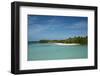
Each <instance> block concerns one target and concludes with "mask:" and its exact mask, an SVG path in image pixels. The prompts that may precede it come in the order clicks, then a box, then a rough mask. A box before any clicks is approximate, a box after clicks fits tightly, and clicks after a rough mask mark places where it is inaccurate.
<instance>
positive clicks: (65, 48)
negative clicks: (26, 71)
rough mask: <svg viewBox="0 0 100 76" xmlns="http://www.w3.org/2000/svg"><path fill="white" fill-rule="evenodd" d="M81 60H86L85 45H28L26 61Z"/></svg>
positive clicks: (86, 50) (86, 49)
mask: <svg viewBox="0 0 100 76" xmlns="http://www.w3.org/2000/svg"><path fill="white" fill-rule="evenodd" d="M83 58H88V48H87V45H56V44H53V43H31V44H30V43H29V44H28V61H32V60H57V59H60V60H62V59H83Z"/></svg>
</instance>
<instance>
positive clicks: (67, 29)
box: [28, 15, 88, 41]
mask: <svg viewBox="0 0 100 76" xmlns="http://www.w3.org/2000/svg"><path fill="white" fill-rule="evenodd" d="M87 30H88V17H77V16H49V15H48V16H47V15H28V41H39V40H43V39H47V40H62V39H67V38H69V37H74V36H87Z"/></svg>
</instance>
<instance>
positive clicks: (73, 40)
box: [28, 36, 88, 45]
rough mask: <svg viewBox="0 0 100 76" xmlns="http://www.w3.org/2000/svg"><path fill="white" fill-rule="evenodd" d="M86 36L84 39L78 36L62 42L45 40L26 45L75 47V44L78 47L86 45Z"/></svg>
mask: <svg viewBox="0 0 100 76" xmlns="http://www.w3.org/2000/svg"><path fill="white" fill-rule="evenodd" d="M87 38H88V37H87V36H85V37H81V36H78V37H70V38H67V39H63V40H47V39H42V40H39V41H29V42H28V43H55V44H58V45H62V44H63V45H67V44H68V45H72V44H73V45H76V44H80V45H86V44H87V43H88V40H87Z"/></svg>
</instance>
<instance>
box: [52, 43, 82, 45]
mask: <svg viewBox="0 0 100 76" xmlns="http://www.w3.org/2000/svg"><path fill="white" fill-rule="evenodd" d="M54 44H56V45H80V44H77V43H70V44H65V43H54Z"/></svg>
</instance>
